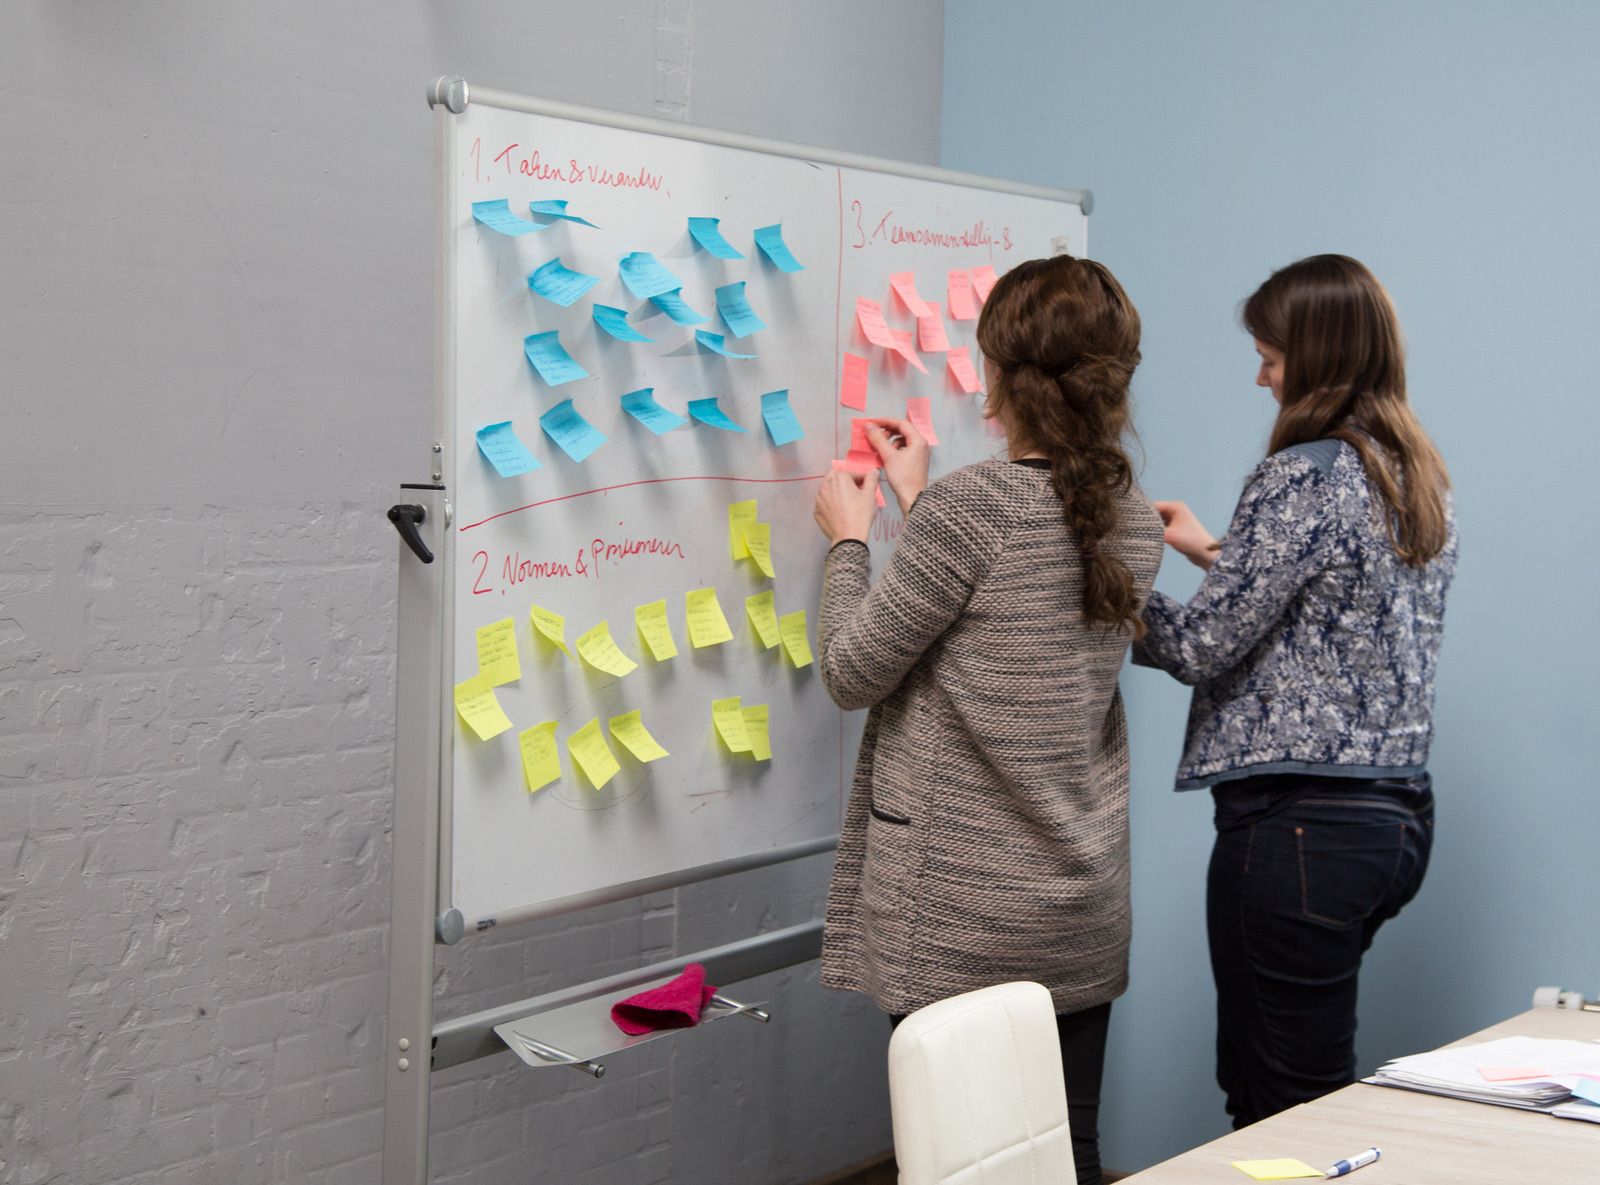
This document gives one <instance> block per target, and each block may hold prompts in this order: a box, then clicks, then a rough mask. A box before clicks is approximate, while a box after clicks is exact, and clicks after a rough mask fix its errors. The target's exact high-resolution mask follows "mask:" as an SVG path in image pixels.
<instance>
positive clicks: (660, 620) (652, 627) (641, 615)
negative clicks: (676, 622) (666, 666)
mask: <svg viewBox="0 0 1600 1185" xmlns="http://www.w3.org/2000/svg"><path fill="white" fill-rule="evenodd" d="M633 622H634V624H635V625H637V626H638V627H639V636H640V637H642V638H643V639H644V644H645V646H646V648H648V649H649V651H650V657H651V658H653V659H655V660H656V661H657V662H666V661H667V659H669V658H676V657H677V656H678V644H677V643H676V642H674V641H673V640H672V623H671V622H669V621H668V620H667V602H666V601H664V600H661V601H651V602H650V603H649V604H648V605H640V606H639V607H638V608H637V609H635V610H634V611H633Z"/></svg>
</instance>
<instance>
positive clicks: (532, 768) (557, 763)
mask: <svg viewBox="0 0 1600 1185" xmlns="http://www.w3.org/2000/svg"><path fill="white" fill-rule="evenodd" d="M517 747H518V748H519V749H521V750H522V776H523V777H524V778H526V779H527V783H528V793H529V794H532V793H533V792H534V791H535V790H542V789H543V788H544V787H546V786H548V785H549V784H550V783H551V782H554V781H556V780H557V779H558V778H560V777H561V746H559V745H557V744H556V722H555V721H554V720H546V721H545V722H544V723H543V724H535V725H534V726H533V727H532V728H525V729H523V730H522V731H521V732H519V733H518V734H517Z"/></svg>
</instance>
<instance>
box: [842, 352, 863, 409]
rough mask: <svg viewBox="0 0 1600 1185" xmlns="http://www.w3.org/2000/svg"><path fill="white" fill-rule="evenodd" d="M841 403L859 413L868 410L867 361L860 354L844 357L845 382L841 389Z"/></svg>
mask: <svg viewBox="0 0 1600 1185" xmlns="http://www.w3.org/2000/svg"><path fill="white" fill-rule="evenodd" d="M839 402H840V403H842V404H844V405H845V406H846V407H853V408H855V409H856V410H857V411H866V410H867V360H866V359H865V358H863V357H861V356H860V355H859V354H846V355H845V356H844V382H843V383H842V384H841V385H840V387H839Z"/></svg>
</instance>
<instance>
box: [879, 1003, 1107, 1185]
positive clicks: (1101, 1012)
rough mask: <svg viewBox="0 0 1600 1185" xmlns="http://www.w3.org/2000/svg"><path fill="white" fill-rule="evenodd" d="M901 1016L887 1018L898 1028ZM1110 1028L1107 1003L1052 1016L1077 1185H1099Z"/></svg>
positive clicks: (902, 1017)
mask: <svg viewBox="0 0 1600 1185" xmlns="http://www.w3.org/2000/svg"><path fill="white" fill-rule="evenodd" d="M904 1019H905V1017H904V1016H891V1017H889V1022H890V1024H891V1025H898V1024H899V1023H900V1022H901V1021H903V1020H904ZM1110 1027H1111V1004H1110V1002H1109V1001H1108V1002H1107V1003H1104V1004H1098V1005H1096V1006H1095V1007H1093V1008H1085V1009H1083V1010H1082V1011H1081V1012H1059V1013H1057V1014H1056V1035H1057V1037H1058V1038H1059V1040H1060V1042H1061V1072H1062V1077H1064V1078H1065V1079H1066V1086H1067V1127H1068V1129H1069V1130H1070V1131H1071V1134H1072V1159H1073V1162H1074V1163H1075V1165H1076V1166H1077V1170H1078V1185H1100V1080H1101V1078H1103V1077H1104V1075H1105V1066H1106V1034H1107V1033H1108V1031H1109V1030H1110Z"/></svg>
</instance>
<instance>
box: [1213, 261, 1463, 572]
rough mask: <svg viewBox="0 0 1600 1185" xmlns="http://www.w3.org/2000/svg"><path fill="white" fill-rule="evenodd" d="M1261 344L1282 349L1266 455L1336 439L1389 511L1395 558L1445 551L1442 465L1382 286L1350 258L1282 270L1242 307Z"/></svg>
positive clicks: (1409, 559) (1416, 559) (1416, 560)
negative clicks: (1414, 398)
mask: <svg viewBox="0 0 1600 1185" xmlns="http://www.w3.org/2000/svg"><path fill="white" fill-rule="evenodd" d="M1242 319H1243V321H1244V326H1245V328H1246V329H1248V330H1249V331H1250V333H1251V334H1253V335H1254V336H1255V337H1256V339H1257V340H1258V341H1261V342H1264V343H1266V344H1267V345H1269V346H1271V347H1273V348H1274V349H1277V350H1281V351H1282V352H1283V403H1282V406H1281V407H1280V408H1279V409H1278V419H1277V421H1276V422H1275V423H1274V424H1273V426H1272V441H1271V443H1270V444H1269V445H1268V451H1269V452H1273V453H1276V452H1280V451H1281V450H1283V449H1286V448H1289V447H1291V446H1293V445H1296V444H1305V443H1307V442H1308V441H1312V440H1342V441H1344V442H1346V443H1347V444H1349V445H1350V446H1351V447H1352V448H1354V449H1355V450H1356V452H1357V453H1359V454H1360V455H1361V464H1362V466H1363V467H1364V468H1365V469H1366V471H1367V478H1368V480H1370V481H1371V482H1372V484H1373V485H1374V486H1375V487H1376V488H1377V490H1378V493H1379V494H1380V495H1381V496H1382V498H1383V501H1384V503H1385V504H1386V505H1387V507H1388V509H1389V513H1388V514H1387V515H1385V516H1384V518H1385V523H1386V525H1387V527H1388V530H1389V538H1390V540H1391V541H1392V542H1393V544H1394V549H1395V552H1396V553H1397V554H1398V555H1399V556H1400V558H1401V559H1402V560H1404V561H1405V562H1406V563H1407V564H1411V565H1413V566H1421V565H1422V564H1425V563H1427V562H1428V561H1429V560H1431V559H1433V557H1434V556H1436V555H1438V554H1439V552H1440V551H1442V550H1443V549H1444V545H1445V536H1446V533H1447V531H1448V527H1447V524H1446V521H1445V504H1444V492H1445V491H1446V490H1447V489H1449V488H1450V475H1449V472H1448V471H1447V470H1446V469H1445V465H1444V459H1443V458H1442V457H1440V456H1439V450H1438V449H1436V448H1434V445H1433V441H1431V440H1429V439H1428V434H1427V433H1426V432H1424V431H1423V430H1422V424H1421V422H1420V421H1419V420H1418V419H1417V416H1416V413H1415V412H1414V411H1412V409H1411V404H1410V403H1409V402H1408V401H1407V399H1406V362H1405V347H1404V345H1403V344H1402V342H1401V339H1400V321H1399V318H1398V317H1396V316H1395V311H1394V304H1393V302H1392V301H1390V299H1389V294H1388V293H1387V292H1385V291H1384V288H1383V285H1382V284H1380V283H1378V280H1377V277H1376V276H1374V275H1373V274H1372V273H1371V272H1370V271H1368V270H1367V268H1366V267H1365V266H1363V265H1362V264H1360V263H1358V262H1357V261H1356V260H1354V259H1351V258H1350V257H1349V256H1347V255H1313V256H1311V257H1310V258H1309V259H1302V260H1300V261H1299V262H1298V263H1291V264H1290V265H1289V266H1288V267H1284V268H1280V269H1279V270H1277V271H1275V272H1273V273H1272V275H1271V276H1270V277H1268V279H1267V282H1266V283H1265V284H1263V285H1261V287H1260V288H1257V289H1256V291H1255V293H1254V295H1252V296H1251V297H1250V299H1249V300H1247V301H1245V303H1244V309H1243V313H1242Z"/></svg>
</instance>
